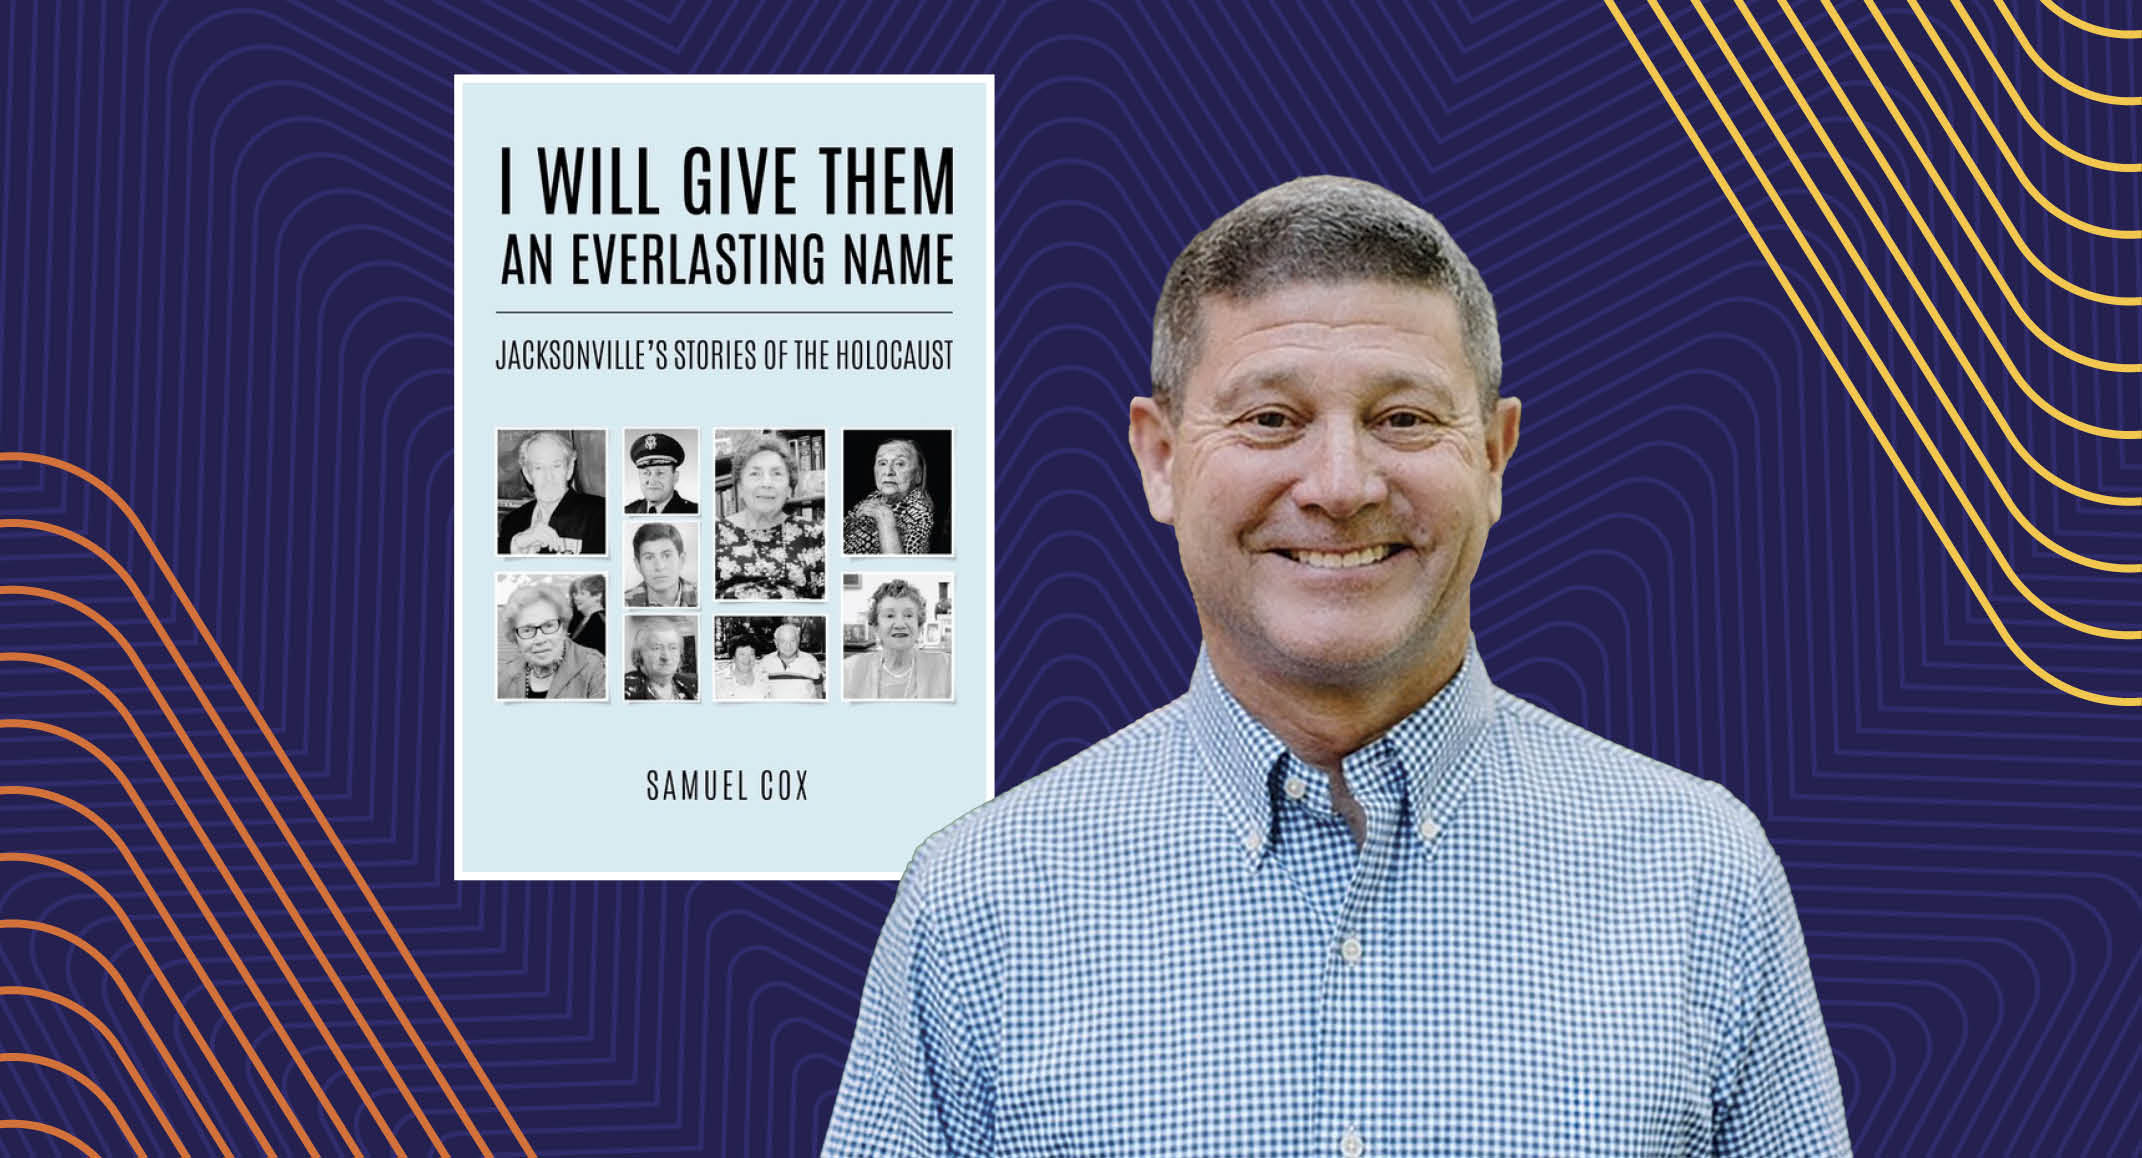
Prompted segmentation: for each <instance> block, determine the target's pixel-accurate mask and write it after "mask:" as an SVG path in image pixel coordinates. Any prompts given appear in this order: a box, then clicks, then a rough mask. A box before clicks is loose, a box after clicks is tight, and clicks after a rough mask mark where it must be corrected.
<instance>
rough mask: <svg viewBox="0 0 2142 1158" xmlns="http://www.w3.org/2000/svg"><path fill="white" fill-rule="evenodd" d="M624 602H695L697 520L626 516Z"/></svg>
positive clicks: (638, 604) (690, 604)
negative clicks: (626, 584)
mask: <svg viewBox="0 0 2142 1158" xmlns="http://www.w3.org/2000/svg"><path fill="white" fill-rule="evenodd" d="M625 527H626V531H627V533H628V538H627V542H626V545H625V579H626V581H627V583H628V584H629V585H628V586H627V587H626V588H625V606H627V607H634V608H638V607H697V606H699V520H697V519H684V520H680V521H677V522H670V521H667V520H663V519H630V520H627V521H626V524H625Z"/></svg>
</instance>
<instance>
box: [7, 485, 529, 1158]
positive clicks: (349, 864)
mask: <svg viewBox="0 0 2142 1158" xmlns="http://www.w3.org/2000/svg"><path fill="white" fill-rule="evenodd" d="M0 462H29V463H36V464H38V465H41V466H47V467H51V468H52V469H54V470H60V471H64V472H66V473H68V474H71V475H73V476H75V477H76V478H78V479H81V480H82V481H83V482H86V483H88V484H89V485H90V486H91V487H94V488H95V489H96V491H97V493H98V494H100V495H103V496H104V499H105V501H107V502H109V503H111V505H112V507H113V508H114V509H116V510H117V511H118V512H119V513H120V514H121V515H122V516H124V517H125V518H126V521H127V523H128V525H130V526H131V527H133V529H134V536H135V538H136V539H138V540H139V541H140V543H141V545H142V547H143V548H144V549H145V550H146V551H148V553H149V558H150V560H151V561H153V562H154V563H155V564H156V568H157V571H158V572H160V573H161V574H162V575H163V577H164V582H165V583H166V584H168V585H169V588H170V591H171V594H172V595H174V596H175V597H177V599H178V606H179V608H180V610H182V611H184V612H185V613H186V618H187V621H188V622H190V623H192V624H193V629H194V631H195V632H196V633H197V634H198V635H199V637H200V640H201V642H202V643H204V644H206V645H208V650H209V654H211V655H213V656H214V657H215V660H216V666H217V668H218V669H219V670H221V671H222V673H223V677H224V679H226V680H228V681H229V683H230V688H231V690H232V691H234V692H236V693H237V694H238V699H239V701H240V702H241V703H243V704H244V705H245V710H246V715H247V717H248V718H249V719H251V720H252V721H253V726H254V727H255V728H256V729H258V730H259V732H260V735H261V738H262V739H264V740H266V741H267V742H268V747H269V748H270V749H271V750H272V751H273V752H274V753H275V759H276V762H277V763H279V764H280V765H281V766H282V769H283V774H284V775H286V776H288V777H289V778H290V786H291V787H292V788H293V789H295V790H296V791H297V794H298V798H299V799H301V800H303V801H304V802H305V808H306V811H307V812H308V813H310V814H311V816H312V819H313V823H314V824H316V825H318V826H319V829H320V833H321V834H322V835H323V836H325V837H326V838H327V842H328V844H329V845H330V846H332V847H333V848H334V850H335V856H336V858H337V859H338V860H339V861H340V862H341V863H342V867H343V870H344V871H346V872H347V873H349V875H350V880H351V883H353V884H355V885H356V886H357V891H358V892H359V893H361V894H362V895H363V896H364V900H365V904H366V906H367V907H369V908H370V909H371V911H372V915H373V917H374V918H376V919H377V920H378V921H379V926H380V929H381V930H382V931H383V932H385V933H386V935H387V939H388V940H389V941H390V942H392V943H393V945H394V949H395V953H396V955H397V956H399V957H400V958H401V960H402V964H403V965H405V966H407V968H408V970H409V977H410V979H411V980H413V981H415V982H416V984H417V988H419V989H421V990H423V993H424V999H425V1001H426V1002H427V1003H428V1004H429V1005H430V1006H431V1011H432V1013H434V1014H435V1015H437V1017H438V1019H439V1024H440V1025H441V1026H442V1027H443V1028H444V1029H445V1030H446V1033H447V1036H448V1037H450V1038H452V1039H453V1042H454V1046H455V1047H456V1048H457V1049H459V1050H460V1052H461V1058H462V1060H463V1061H465V1062H467V1063H468V1067H469V1071H470V1072H471V1073H472V1074H474V1075H475V1077H476V1081H477V1084H479V1085H481V1086H482V1087H483V1091H484V1093H485V1094H486V1095H487V1096H488V1097H489V1098H490V1099H491V1106H492V1108H493V1109H495V1110H497V1111H498V1116H499V1118H500V1119H501V1120H502V1121H503V1122H504V1123H505V1126H506V1129H507V1131H508V1132H509V1133H511V1134H512V1135H513V1140H514V1142H515V1143H517V1144H518V1145H519V1146H520V1150H521V1154H522V1156H523V1158H536V1153H535V1147H534V1146H533V1145H532V1144H531V1143H530V1142H529V1141H528V1135H527V1134H526V1133H525V1132H524V1131H522V1129H521V1124H520V1121H519V1120H518V1119H516V1118H515V1117H514V1116H513V1111H512V1110H511V1109H510V1108H508V1107H507V1105H506V1101H505V1098H504V1097H502V1096H501V1095H500V1094H499V1092H498V1086H497V1085H496V1084H495V1083H493V1082H492V1081H491V1075H490V1073H489V1072H488V1071H486V1070H485V1069H484V1067H483V1062H481V1061H479V1060H478V1059H477V1057H476V1052H475V1050H474V1049H472V1048H470V1046H469V1042H468V1038H467V1037H466V1036H465V1035H464V1034H462V1032H461V1027H460V1026H459V1025H457V1024H455V1022H454V1018H453V1015H452V1014H450V1013H448V1012H447V1011H446V1004H445V1002H443V1001H441V1000H440V998H439V992H438V990H437V989H436V988H435V987H433V985H432V983H431V979H430V978H429V977H427V976H425V974H424V970H423V968H422V967H421V966H419V965H418V964H417V962H416V955H415V954H414V953H412V952H410V949H409V943H408V942H407V941H406V940H404V939H403V937H402V934H401V930H399V929H397V928H395V925H394V922H393V920H392V919H390V918H389V917H388V916H387V910H386V908H385V907H384V906H383V905H381V904H380V903H379V897H378V895H377V894H375V893H374V892H373V891H372V884H371V882H370V881H368V880H366V879H365V875H364V873H363V872H361V871H359V870H358V868H357V861H356V859H355V858H354V857H352V856H351V855H350V851H349V848H348V846H346V845H345V844H343V842H342V837H341V836H340V835H339V834H337V833H336V832H335V826H334V825H333V824H332V823H330V822H329V821H328V819H327V813H326V812H325V811H324V810H323V809H321V807H320V802H319V800H318V799H317V798H315V797H314V796H313V794H312V789H311V788H310V787H308V786H307V785H306V783H305V778H304V777H303V776H300V775H299V774H298V770H297V765H295V764H293V763H292V762H291V760H290V754H289V753H288V752H287V751H285V750H284V749H283V742H282V738H281V737H280V736H277V735H276V734H275V730H274V729H273V728H270V727H269V726H268V721H267V717H265V716H263V715H262V714H261V711H260V704H259V703H258V702H257V701H255V700H254V699H253V693H252V692H251V691H249V690H247V688H246V686H245V681H244V680H241V679H239V678H238V672H237V670H236V669H235V668H233V667H232V666H231V661H230V657H229V656H228V655H226V654H224V651H223V645H222V644H220V643H218V642H216V637H215V634H214V633H213V632H211V631H209V630H208V624H207V622H206V621H205V620H203V619H202V618H201V611H200V608H198V607H196V606H195V605H194V602H193V597H192V596H190V595H188V594H187V593H186V588H185V585H184V584H181V583H180V582H179V579H178V575H177V574H176V573H174V572H173V571H172V570H171V561H170V560H169V559H167V558H165V557H164V552H163V549H162V548H160V547H158V546H157V545H156V540H155V539H154V538H153V537H151V536H150V534H149V528H148V527H147V526H146V525H144V524H143V523H142V521H141V516H140V514H138V513H137V512H136V511H135V510H134V508H133V507H132V506H131V505H130V504H128V503H127V501H126V500H125V499H124V498H121V497H120V495H119V492H118V491H116V490H113V489H112V486H111V484H110V483H107V482H105V481H104V480H103V479H101V478H99V477H97V476H96V475H95V474H94V473H92V472H90V471H88V470H86V469H84V468H82V467H80V466H77V465H75V464H74V463H71V462H68V461H66V460H65V459H59V458H53V457H52V456H50V455H44V454H37V453H34V452H30V451H0ZM99 550H100V553H101V549H99ZM104 557H105V559H106V562H107V564H108V565H109V566H111V567H112V569H113V570H114V571H115V572H117V573H118V574H119V576H120V577H121V578H122V579H123V580H126V581H127V582H128V583H129V585H131V584H132V579H131V577H130V576H128V575H127V574H126V572H125V570H124V569H123V568H120V567H119V566H118V564H117V562H116V561H114V560H112V559H111V558H110V556H109V555H108V554H107V555H105V556H104ZM134 595H135V599H136V601H137V602H138V603H140V605H141V607H142V610H143V612H144V613H145V614H147V615H148V617H149V623H150V625H151V626H153V627H155V628H156V630H157V632H158V634H159V635H161V636H162V637H163V640H164V646H165V648H166V649H167V650H169V651H170V652H171V655H172V659H173V660H174V662H176V663H177V664H178V668H179V671H180V672H181V673H182V674H184V675H185V676H186V679H187V682H188V683H189V684H191V685H192V686H193V689H194V694H195V695H196V696H197V697H199V698H200V700H201V705H202V707H203V708H204V709H206V711H207V714H208V717H209V719H210V720H211V721H213V722H214V723H215V725H216V729H217V731H219V732H221V733H222V734H223V737H224V741H225V742H226V743H227V744H229V745H230V748H231V753H232V755H233V756H235V757H236V758H237V762H238V766H239V768H240V769H241V770H242V771H244V773H245V775H246V779H247V781H248V782H249V783H251V784H252V786H253V790H254V791H255V792H256V793H258V794H259V796H260V799H261V803H262V804H263V805H265V806H266V808H267V811H268V815H269V816H270V817H271V818H273V819H274V821H275V823H276V826H277V828H278V829H279V830H281V832H282V835H283V838H284V839H285V841H287V842H288V843H289V845H290V848H291V851H292V852H293V853H294V854H296V856H297V859H298V863H299V864H300V865H302V866H303V867H304V869H305V872H306V874H307V875H308V876H309V877H310V878H311V879H312V883H313V886H314V888H315V889H317V890H318V891H319V893H320V897H321V899H322V900H323V901H325V902H326V904H327V909H328V911H329V912H330V913H332V914H333V915H334V917H335V920H336V923H337V924H339V925H340V926H341V928H342V931H343V934H344V936H345V937H347V938H348V939H349V941H350V945H351V948H353V949H354V950H355V951H356V954H357V957H358V959H359V960H360V961H362V962H364V965H365V968H366V970H367V971H368V972H369V973H370V974H371V976H372V980H373V982H374V984H376V985H377V986H378V987H379V989H380V994H381V996H383V997H385V998H386V1000H387V1005H388V1007H389V1008H390V1009H392V1010H393V1011H394V1014H395V1017H396V1018H397V1020H399V1021H400V1022H401V1024H402V1028H403V1030H404V1031H405V1032H407V1033H408V1034H409V1036H410V1041H411V1044H413V1045H415V1046H416V1050H417V1054H418V1056H420V1057H421V1058H423V1060H424V1064H425V1065H426V1066H427V1067H428V1068H429V1069H430V1070H431V1073H432V1076H433V1077H434V1078H435V1079H437V1080H438V1082H439V1084H440V1087H441V1088H442V1090H443V1091H444V1092H445V1094H446V1099H447V1102H448V1103H449V1104H450V1105H452V1106H453V1108H454V1113H455V1114H456V1115H457V1116H458V1117H459V1118H460V1120H461V1122H462V1124H463V1126H464V1128H466V1129H467V1131H468V1134H469V1137H470V1138H471V1139H472V1140H474V1141H475V1143H476V1148H477V1150H478V1151H479V1152H480V1153H481V1154H483V1155H484V1156H485V1158H491V1147H490V1143H489V1141H488V1140H487V1139H485V1138H484V1137H483V1135H482V1134H481V1133H480V1132H479V1131H478V1130H477V1129H476V1127H475V1125H474V1123H473V1122H472V1121H471V1120H470V1118H469V1116H468V1110H467V1109H466V1108H465V1107H464V1106H463V1105H462V1104H461V1097H460V1095H459V1094H457V1093H456V1092H455V1091H454V1089H453V1087H452V1086H451V1085H449V1084H448V1083H447V1082H446V1080H445V1077H444V1075H443V1074H441V1073H440V1072H439V1069H438V1063H437V1061H436V1060H434V1059H433V1057H432V1054H431V1049H430V1047H429V1046H427V1045H425V1043H424V1040H423V1038H421V1037H419V1036H418V1035H417V1033H416V1030H415V1028H414V1027H413V1026H412V1025H411V1024H410V1023H409V1020H408V1015H407V1013H406V1012H404V1011H403V1009H402V1004H401V1001H400V1000H399V999H398V998H396V997H395V996H394V993H393V991H392V990H391V989H389V988H388V987H387V983H386V979H385V978H384V977H382V976H381V975H380V973H379V968H378V966H377V965H376V964H375V963H374V962H373V960H372V955H371V952H370V951H369V950H367V949H365V947H364V945H363V943H362V942H361V941H359V940H358V939H357V935H356V932H355V930H353V929H352V928H351V927H350V925H349V920H348V918H347V916H345V915H344V914H343V912H342V905H341V902H339V901H337V900H336V899H335V897H334V895H333V894H332V893H331V892H329V891H328V889H327V885H326V882H324V881H323V880H321V879H320V877H319V873H318V870H317V869H316V868H315V867H314V866H313V863H312V858H311V857H310V856H309V855H308V854H307V853H306V852H305V849H304V846H303V845H302V844H301V843H300V842H299V841H298V839H297V837H296V835H295V834H294V833H292V832H291V831H290V829H289V826H288V822H287V821H286V820H285V819H284V818H283V814H282V810H281V808H279V807H278V806H277V805H276V803H275V800H274V797H273V796H271V795H270V794H269V792H268V790H267V788H266V787H265V786H264V785H262V784H261V783H260V780H259V777H258V775H257V774H256V773H255V772H254V771H253V765H252V762H251V761H250V760H248V759H247V758H246V756H245V753H244V752H243V751H242V750H241V749H240V748H239V747H238V743H237V741H236V740H234V739H232V738H231V736H230V732H229V729H228V728H226V727H225V726H224V723H223V716H222V713H220V712H218V711H217V710H216V709H215V706H214V705H213V704H211V703H210V702H209V700H208V696H207V693H206V692H204V691H202V690H201V687H200V684H199V682H198V681H197V680H195V679H194V677H193V669H192V668H191V667H190V666H188V665H187V664H186V663H185V661H184V660H183V659H181V658H180V657H179V655H178V649H177V648H176V646H174V645H173V644H172V643H171V640H170V637H169V635H168V634H167V633H165V632H164V630H163V624H162V622H161V620H159V619H158V618H157V617H156V616H155V614H154V613H153V611H151V610H150V608H149V604H148V602H147V600H146V599H144V598H143V597H142V596H141V593H140V590H139V588H138V587H136V588H135V589H134Z"/></svg>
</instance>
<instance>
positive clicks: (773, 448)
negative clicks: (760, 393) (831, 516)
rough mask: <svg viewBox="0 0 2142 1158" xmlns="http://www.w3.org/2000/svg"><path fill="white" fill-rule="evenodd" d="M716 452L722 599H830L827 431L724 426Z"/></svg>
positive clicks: (717, 565)
mask: <svg viewBox="0 0 2142 1158" xmlns="http://www.w3.org/2000/svg"><path fill="white" fill-rule="evenodd" d="M714 453H715V460H714V498H715V509H716V512H717V513H716V516H715V523H714V584H715V591H714V597H715V598H716V599H728V600H739V601H741V600H754V601H768V600H783V599H823V598H825V593H826V433H825V431H823V430H791V429H767V430H753V429H723V430H720V431H718V432H716V434H715V438H714Z"/></svg>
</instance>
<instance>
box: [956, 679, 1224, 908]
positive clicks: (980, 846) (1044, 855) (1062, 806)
mask: <svg viewBox="0 0 2142 1158" xmlns="http://www.w3.org/2000/svg"><path fill="white" fill-rule="evenodd" d="M1183 707H1184V703H1183V700H1181V699H1177V700H1173V701H1171V702H1169V703H1167V704H1165V705H1163V706H1161V707H1159V708H1156V709H1154V710H1153V711H1152V712H1149V713H1147V714H1146V715H1145V716H1144V717H1142V718H1140V719H1138V720H1136V721H1133V722H1132V723H1131V724H1129V725H1128V726H1126V727H1124V728H1123V729H1121V730H1120V731H1118V732H1116V733H1115V734H1113V735H1110V736H1108V737H1106V738H1104V739H1102V740H1099V741H1097V742H1095V743H1094V744H1093V745H1091V746H1090V747H1088V748H1086V749H1085V750H1083V751H1081V752H1079V753H1078V754H1077V755H1074V756H1072V757H1071V758H1070V759H1068V760H1066V761H1064V762H1063V763H1061V764H1058V765H1056V766H1055V767H1053V768H1050V769H1048V770H1047V771H1044V772H1041V773H1039V774H1037V775H1036V776H1034V777H1033V778H1032V779H1030V780H1027V781H1025V782H1024V783H1021V784H1018V785H1016V786H1014V787H1012V788H1010V789H1008V790H1006V791H1005V792H1003V793H1001V794H999V795H998V796H997V797H996V799H994V800H990V801H987V802H985V803H983V804H981V805H980V806H978V807H976V808H975V809H974V810H973V811H971V812H968V813H967V814H966V815H964V816H962V817H960V818H959V819H958V820H955V821H953V822H952V823H951V824H948V825H946V826H945V827H944V828H942V829H940V830H939V831H938V832H937V833H936V834H935V835H933V836H931V837H930V838H929V839H928V840H925V841H924V842H923V843H922V847H920V848H918V849H917V850H916V851H915V861H914V864H915V866H916V867H917V868H925V869H927V870H929V875H931V876H933V877H936V878H938V879H939V880H944V881H954V882H958V881H965V882H976V883H983V882H987V881H989V880H992V879H1002V877H1003V875H1004V874H1005V873H1006V872H1009V873H1011V874H1012V875H1013V876H1014V877H1016V876H1018V875H1019V874H1018V871H1017V870H1019V869H1020V867H1021V866H1026V867H1027V868H1028V869H1031V868H1032V867H1033V866H1034V865H1035V863H1036V859H1037V858H1041V859H1044V860H1057V859H1061V858H1062V857H1064V856H1070V857H1073V858H1076V859H1080V860H1084V859H1088V858H1093V859H1095V860H1097V861H1108V860H1113V859H1115V854H1114V852H1113V851H1112V850H1114V849H1115V846H1117V845H1121V844H1126V843H1128V844H1136V843H1138V842H1140V841H1143V840H1146V839H1148V838H1149V837H1151V836H1153V835H1154V834H1155V832H1156V828H1155V826H1154V824H1153V822H1154V821H1156V820H1159V819H1160V818H1161V817H1162V816H1163V815H1164V814H1169V813H1171V812H1173V811H1174V809H1172V808H1171V807H1170V806H1169V804H1170V802H1179V801H1180V800H1181V799H1182V798H1183V797H1184V795H1185V793H1186V792H1191V791H1195V790H1196V789H1195V788H1194V787H1193V785H1192V784H1191V782H1192V781H1194V780H1195V779H1196V778H1195V776H1194V775H1193V769H1191V768H1190V767H1188V766H1187V764H1184V765H1183V766H1179V767H1178V766H1176V765H1177V764H1178V763H1179V762H1180V761H1179V757H1180V751H1179V748H1178V743H1179V740H1180V737H1181V728H1180V724H1181V721H1182V714H1183ZM1215 815H1217V813H1215ZM1167 823H1168V822H1167V821H1161V823H1160V825H1159V830H1160V831H1164V830H1165V828H1166V825H1167Z"/></svg>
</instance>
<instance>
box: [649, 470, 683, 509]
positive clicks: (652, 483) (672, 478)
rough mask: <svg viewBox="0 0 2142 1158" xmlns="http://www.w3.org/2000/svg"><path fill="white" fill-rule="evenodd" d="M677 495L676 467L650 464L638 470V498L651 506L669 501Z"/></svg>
mask: <svg viewBox="0 0 2142 1158" xmlns="http://www.w3.org/2000/svg"><path fill="white" fill-rule="evenodd" d="M676 493H677V467H676V465H675V464H674V463H667V462H651V463H648V464H647V465H646V466H643V467H641V468H640V497H641V498H643V499H646V500H647V501H648V503H649V504H651V505H653V506H657V507H659V506H661V505H662V504H663V503H666V502H668V501H669V496H671V495H673V494H676Z"/></svg>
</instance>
